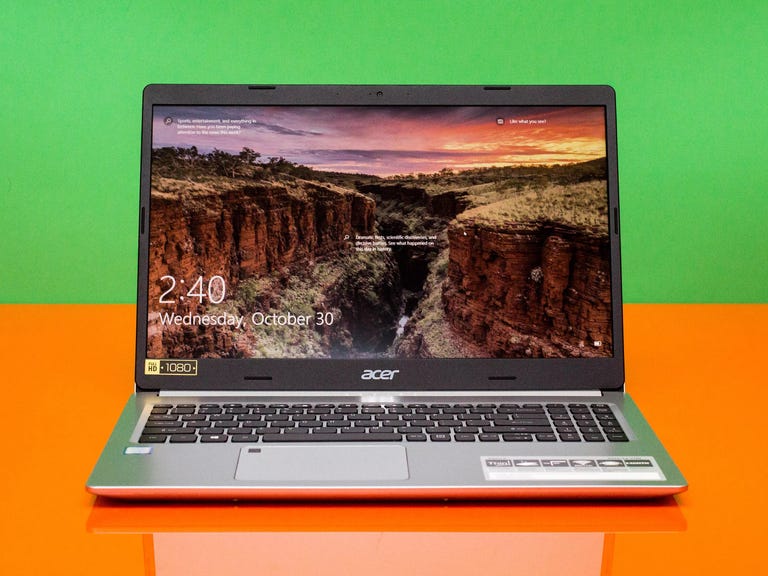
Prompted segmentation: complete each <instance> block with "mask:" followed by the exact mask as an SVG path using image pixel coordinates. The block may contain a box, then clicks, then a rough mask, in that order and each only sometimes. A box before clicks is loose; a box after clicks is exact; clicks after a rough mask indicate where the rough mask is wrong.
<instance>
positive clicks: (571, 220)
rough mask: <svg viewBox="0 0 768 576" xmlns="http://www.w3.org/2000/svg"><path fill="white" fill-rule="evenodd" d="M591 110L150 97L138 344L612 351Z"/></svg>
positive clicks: (207, 351)
mask: <svg viewBox="0 0 768 576" xmlns="http://www.w3.org/2000/svg"><path fill="white" fill-rule="evenodd" d="M605 133H606V130H605V111H604V109H603V108H602V107H488V106H463V107H452V106H428V107H425V106H419V107H408V106H392V107H383V106H375V107H365V106H354V107H353V106H348V107H343V106H325V107H306V106H301V107H299V106H281V107H278V106H257V107H253V106H227V107H222V106H205V107H201V106H195V107H192V106H156V107H155V108H154V111H153V136H152V165H151V197H150V203H151V208H150V222H149V234H150V236H149V278H148V282H149V286H148V292H147V293H148V298H149V302H148V314H149V318H148V332H147V357H148V358H180V359H186V358H188V359H198V358H372V357H375V358H546V357H555V358H574V357H588V358H589V357H605V356H612V354H613V347H612V334H611V286H610V280H611V273H610V249H609V235H608V230H609V228H608V208H607V206H608V201H607V197H608V191H607V166H606V158H605V156H606V136H605Z"/></svg>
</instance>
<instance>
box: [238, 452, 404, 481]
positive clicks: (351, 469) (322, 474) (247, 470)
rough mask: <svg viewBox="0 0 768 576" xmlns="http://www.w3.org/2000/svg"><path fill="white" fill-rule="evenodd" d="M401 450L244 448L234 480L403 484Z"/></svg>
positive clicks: (402, 454)
mask: <svg viewBox="0 0 768 576" xmlns="http://www.w3.org/2000/svg"><path fill="white" fill-rule="evenodd" d="M407 478H408V460H407V458H406V456H405V448H404V447H403V446H392V445H385V446H371V445H365V446H317V445H310V446H259V447H258V448H257V447H255V446H246V447H243V448H242V449H241V450H240V458H239V460H238V462H237V471H236V472H235V479H236V480H249V481H257V482H343V481H361V482H364V481H367V480H406V479H407Z"/></svg>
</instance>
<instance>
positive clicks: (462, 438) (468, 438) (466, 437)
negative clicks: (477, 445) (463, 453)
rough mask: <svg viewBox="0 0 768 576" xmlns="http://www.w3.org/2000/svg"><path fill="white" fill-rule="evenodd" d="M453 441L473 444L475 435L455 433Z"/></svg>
mask: <svg viewBox="0 0 768 576" xmlns="http://www.w3.org/2000/svg"><path fill="white" fill-rule="evenodd" d="M453 439H454V440H456V442H474V441H475V435H474V434H462V433H457V434H454V435H453Z"/></svg>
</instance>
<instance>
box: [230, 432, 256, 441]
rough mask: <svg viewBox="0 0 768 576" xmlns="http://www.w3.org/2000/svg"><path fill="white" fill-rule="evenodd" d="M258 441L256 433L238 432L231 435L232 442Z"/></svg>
mask: <svg viewBox="0 0 768 576" xmlns="http://www.w3.org/2000/svg"><path fill="white" fill-rule="evenodd" d="M258 441H259V435H258V434H238V435H237V436H232V442H258Z"/></svg>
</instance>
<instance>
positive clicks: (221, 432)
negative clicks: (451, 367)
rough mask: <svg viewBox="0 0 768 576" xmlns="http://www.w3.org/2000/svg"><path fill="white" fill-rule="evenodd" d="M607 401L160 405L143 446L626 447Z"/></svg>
mask: <svg viewBox="0 0 768 576" xmlns="http://www.w3.org/2000/svg"><path fill="white" fill-rule="evenodd" d="M627 441H628V439H627V435H626V433H625V432H624V430H623V429H622V428H621V425H620V424H619V421H618V420H617V419H616V416H615V414H614V412H613V410H612V408H611V406H609V405H608V404H559V403H548V404H507V403H504V404H491V403H481V404H464V403H461V404H446V403H442V404H394V403H383V404H369V403H333V404H328V403H320V404H250V403H249V404H241V403H215V404H214V403H205V404H156V405H155V406H153V408H152V410H151V413H150V415H149V418H148V419H147V422H146V424H145V426H144V429H143V431H142V433H141V437H140V438H139V442H140V443H143V444H162V443H166V442H171V443H194V442H201V443H212V442H627Z"/></svg>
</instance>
